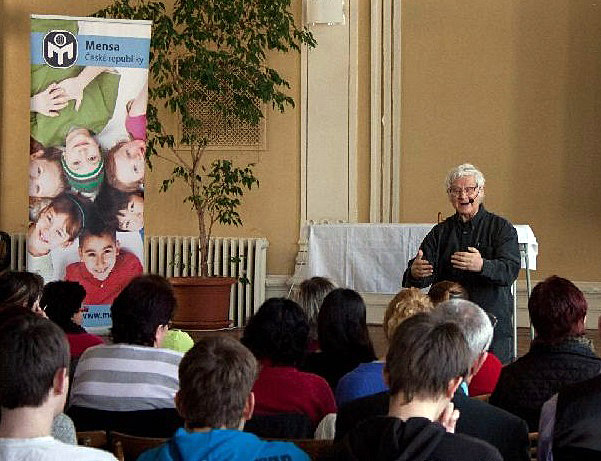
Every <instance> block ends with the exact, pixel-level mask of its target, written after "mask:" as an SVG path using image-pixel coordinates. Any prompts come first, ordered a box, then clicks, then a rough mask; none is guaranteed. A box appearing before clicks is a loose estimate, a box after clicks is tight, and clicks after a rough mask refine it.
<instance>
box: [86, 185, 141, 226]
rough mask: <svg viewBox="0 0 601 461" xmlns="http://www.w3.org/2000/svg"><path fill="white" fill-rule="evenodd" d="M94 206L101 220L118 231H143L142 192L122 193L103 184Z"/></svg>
mask: <svg viewBox="0 0 601 461" xmlns="http://www.w3.org/2000/svg"><path fill="white" fill-rule="evenodd" d="M94 204H95V205H96V207H97V209H98V212H99V213H100V215H101V216H102V217H103V219H104V220H105V221H107V222H110V223H111V225H112V226H113V227H115V228H117V229H119V230H120V231H122V232H134V231H142V230H143V229H144V191H133V192H123V191H120V190H119V189H116V188H114V187H111V186H110V185H109V184H104V185H103V186H102V189H100V193H99V194H98V197H96V200H95V201H94Z"/></svg>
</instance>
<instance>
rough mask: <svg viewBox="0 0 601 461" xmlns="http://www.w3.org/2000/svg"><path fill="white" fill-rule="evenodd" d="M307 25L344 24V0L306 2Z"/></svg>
mask: <svg viewBox="0 0 601 461" xmlns="http://www.w3.org/2000/svg"><path fill="white" fill-rule="evenodd" d="M306 18H307V20H306V22H307V24H310V25H315V24H327V25H328V26H333V25H338V24H344V0H307V16H306Z"/></svg>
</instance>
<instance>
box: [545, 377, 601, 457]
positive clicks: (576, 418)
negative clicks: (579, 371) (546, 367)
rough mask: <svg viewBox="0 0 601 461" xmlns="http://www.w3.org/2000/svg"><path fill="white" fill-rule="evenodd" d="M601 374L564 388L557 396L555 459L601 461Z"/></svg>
mask: <svg viewBox="0 0 601 461" xmlns="http://www.w3.org/2000/svg"><path fill="white" fill-rule="evenodd" d="M600 418H601V375H600V376H595V377H594V378H592V379H589V380H587V381H583V382H580V383H576V384H572V385H570V386H566V387H564V388H563V389H562V390H561V391H559V395H558V396H557V407H556V412H555V425H554V430H553V459H554V461H567V460H572V459H573V460H579V461H587V460H599V459H601V425H600V424H599V419H600Z"/></svg>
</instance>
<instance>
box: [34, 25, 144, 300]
mask: <svg viewBox="0 0 601 461" xmlns="http://www.w3.org/2000/svg"><path fill="white" fill-rule="evenodd" d="M150 33H151V23H150V22H149V21H129V20H112V19H100V18H75V17H66V16H38V15H34V16H32V18H31V98H30V127H31V136H30V151H29V158H30V163H29V227H28V231H27V269H28V270H29V271H31V272H36V273H38V274H40V275H42V277H43V278H44V281H45V282H50V281H54V280H69V281H75V282H79V283H80V284H81V285H82V286H83V287H84V288H85V290H86V298H85V301H84V304H86V305H89V306H102V305H110V304H111V303H112V301H113V299H114V298H115V297H116V295H117V294H118V293H119V292H120V291H121V290H122V289H123V288H124V287H125V285H127V283H128V282H129V281H130V280H131V279H132V278H133V277H135V276H136V275H139V274H141V273H142V261H143V238H144V171H145V168H144V167H145V152H146V105H147V99H148V58H149V50H150Z"/></svg>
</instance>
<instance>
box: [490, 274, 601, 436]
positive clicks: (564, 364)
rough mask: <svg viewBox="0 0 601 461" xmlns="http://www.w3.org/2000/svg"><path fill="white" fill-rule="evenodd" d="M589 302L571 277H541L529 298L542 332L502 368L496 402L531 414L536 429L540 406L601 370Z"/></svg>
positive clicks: (537, 328)
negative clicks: (589, 329) (590, 333)
mask: <svg viewBox="0 0 601 461" xmlns="http://www.w3.org/2000/svg"><path fill="white" fill-rule="evenodd" d="M587 307H588V306H587V303H586V299H585V298H584V294H583V293H582V291H580V290H579V289H578V288H577V287H576V285H574V284H573V283H572V282H570V281H569V280H566V279H564V278H561V277H558V276H556V275H554V276H552V277H549V278H547V279H546V280H544V281H542V282H540V283H539V284H538V285H536V287H534V290H532V295H531V296H530V300H529V301H528V311H529V312H530V319H531V320H532V325H533V326H534V330H535V331H536V337H535V339H534V341H532V344H531V345H530V351H528V353H527V354H526V355H524V356H523V357H521V358H519V359H518V360H517V361H515V362H514V363H512V364H510V365H507V366H506V367H504V368H503V370H502V371H501V377H500V378H499V382H498V383H497V387H496V388H495V391H494V392H493V394H492V395H491V397H490V403H492V404H493V405H496V406H498V407H501V408H503V409H505V410H507V411H509V412H511V413H513V414H515V415H517V416H519V417H521V418H523V419H525V420H526V422H527V423H528V426H529V428H530V431H531V432H532V431H536V430H537V428H538V420H539V416H540V411H541V408H542V406H543V404H544V403H545V401H546V400H548V399H549V398H550V397H551V396H552V395H553V394H555V393H556V392H558V391H559V390H560V389H561V388H562V387H563V386H566V385H568V384H572V383H576V382H578V381H584V380H585V379H589V378H592V377H593V376H596V375H598V374H599V371H600V370H601V359H599V357H597V355H596V354H595V353H594V352H593V349H592V346H591V342H590V340H588V339H587V338H586V337H585V335H584V334H585V318H586V311H587Z"/></svg>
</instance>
